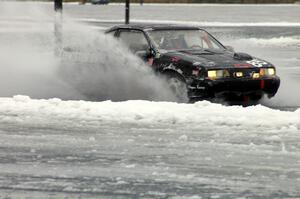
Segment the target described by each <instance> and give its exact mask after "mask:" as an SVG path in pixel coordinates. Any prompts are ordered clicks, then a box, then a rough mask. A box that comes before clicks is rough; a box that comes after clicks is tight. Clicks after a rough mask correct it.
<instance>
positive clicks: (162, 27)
mask: <svg viewBox="0 0 300 199" xmlns="http://www.w3.org/2000/svg"><path fill="white" fill-rule="evenodd" d="M117 29H135V30H148V29H152V30H202V29H201V28H199V27H196V26H186V25H174V24H122V25H115V26H113V27H111V28H110V29H108V30H107V31H106V32H111V31H114V30H117Z"/></svg>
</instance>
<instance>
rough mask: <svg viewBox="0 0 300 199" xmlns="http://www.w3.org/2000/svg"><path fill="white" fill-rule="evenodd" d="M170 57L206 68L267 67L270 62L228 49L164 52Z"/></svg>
mask: <svg viewBox="0 0 300 199" xmlns="http://www.w3.org/2000/svg"><path fill="white" fill-rule="evenodd" d="M164 55H165V56H167V57H170V59H173V60H177V61H178V62H180V61H184V62H189V63H190V64H192V65H194V66H195V65H199V66H204V67H206V68H232V67H265V66H270V65H271V64H270V63H269V62H266V61H264V60H261V59H258V58H255V57H252V56H250V55H248V54H245V53H234V52H231V51H228V50H180V51H169V52H165V53H164Z"/></svg>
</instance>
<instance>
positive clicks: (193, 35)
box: [148, 30, 224, 50]
mask: <svg viewBox="0 0 300 199" xmlns="http://www.w3.org/2000/svg"><path fill="white" fill-rule="evenodd" d="M148 35H149V37H150V38H151V39H152V41H153V43H154V45H155V47H156V48H158V49H163V50H186V49H195V50H209V49H215V50H224V47H223V46H222V45H221V44H220V43H219V42H217V41H216V40H215V39H214V38H213V37H212V36H210V35H209V34H208V33H207V32H205V31H203V30H151V31H148Z"/></svg>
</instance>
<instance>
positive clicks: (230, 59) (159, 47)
mask: <svg viewBox="0 0 300 199" xmlns="http://www.w3.org/2000/svg"><path fill="white" fill-rule="evenodd" d="M106 34H110V35H113V36H114V37H117V38H118V39H119V40H121V41H122V42H124V43H125V44H126V45H127V46H128V48H129V49H130V50H131V51H132V52H133V53H134V54H136V55H137V56H139V57H140V58H142V59H143V60H144V61H145V62H146V63H148V64H149V65H151V66H152V67H153V69H154V70H155V71H158V72H160V73H161V74H164V75H166V77H168V82H169V83H170V86H171V88H172V89H173V90H174V92H175V94H176V95H177V96H178V97H181V96H186V94H187V96H188V98H189V99H190V100H191V101H194V100H201V99H208V100H210V99H211V100H215V99H222V100H226V101H230V102H254V103H256V102H258V101H259V100H260V99H261V98H262V97H263V96H264V95H267V96H268V97H269V98H271V97H273V96H274V95H275V94H276V92H277V90H278V88H279V85H280V79H279V77H278V76H277V75H276V69H275V67H274V65H272V64H271V63H269V62H267V61H264V60H262V59H259V58H256V57H252V56H251V55H248V54H246V53H237V52H234V51H233V49H232V48H231V47H225V46H223V45H222V44H221V43H220V42H219V41H218V40H216V39H215V38H214V37H213V36H212V35H210V34H209V33H208V32H206V31H205V30H203V29H201V28H198V27H190V26H179V25H119V26H114V27H112V28H110V29H109V30H107V31H106Z"/></svg>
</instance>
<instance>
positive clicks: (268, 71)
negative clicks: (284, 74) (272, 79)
mask: <svg viewBox="0 0 300 199" xmlns="http://www.w3.org/2000/svg"><path fill="white" fill-rule="evenodd" d="M259 74H260V76H274V75H276V71H275V68H261V69H260V71H259Z"/></svg>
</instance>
